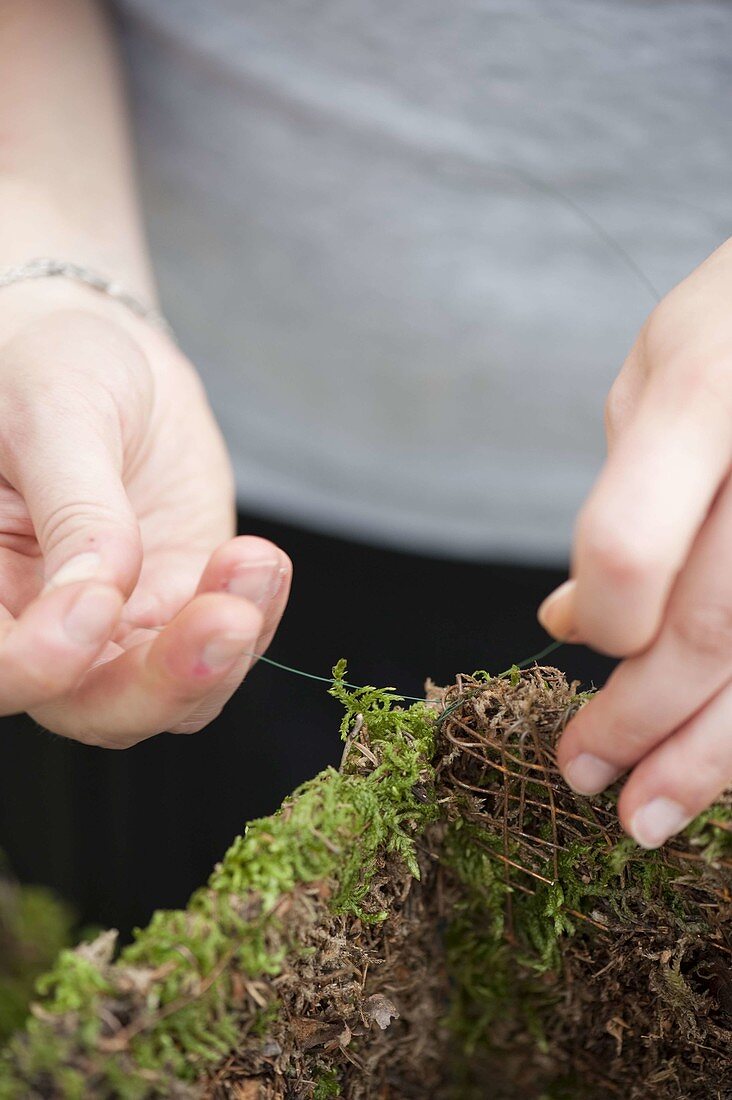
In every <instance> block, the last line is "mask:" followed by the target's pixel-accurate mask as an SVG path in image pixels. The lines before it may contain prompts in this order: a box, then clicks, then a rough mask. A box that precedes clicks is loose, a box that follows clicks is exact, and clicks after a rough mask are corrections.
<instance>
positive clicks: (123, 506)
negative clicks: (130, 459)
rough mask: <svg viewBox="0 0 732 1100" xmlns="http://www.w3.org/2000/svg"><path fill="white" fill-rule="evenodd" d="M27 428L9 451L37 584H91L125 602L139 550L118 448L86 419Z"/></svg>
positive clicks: (59, 419)
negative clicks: (38, 566)
mask: <svg viewBox="0 0 732 1100" xmlns="http://www.w3.org/2000/svg"><path fill="white" fill-rule="evenodd" d="M35 421H36V423H35V424H34V430H33V431H32V432H31V433H25V432H24V433H23V435H24V443H23V447H22V449H20V450H17V449H16V454H15V462H14V466H15V471H14V474H15V476H14V478H13V480H14V483H15V487H16V489H18V491H19V492H20V493H21V495H22V496H23V499H24V501H25V505H26V507H27V509H28V512H29V514H30V518H31V521H32V523H33V528H34V531H35V534H36V539H37V540H38V544H39V546H40V549H41V552H42V554H43V565H44V569H43V576H44V581H45V583H46V584H47V585H51V586H53V587H57V586H60V585H63V584H70V583H72V582H76V581H82V580H90V579H92V578H93V579H95V580H98V581H102V582H104V583H107V584H112V585H114V586H115V587H117V588H119V589H120V590H121V591H122V592H123V593H124V594H125V595H129V594H130V593H131V591H132V589H133V588H134V587H135V584H136V583H137V579H138V576H139V573H140V567H141V564H142V544H141V539H140V530H139V526H138V523H137V519H136V516H135V514H134V512H133V510H132V507H131V505H130V502H129V499H128V497H127V493H126V491H125V487H124V485H123V483H122V461H123V459H122V445H121V442H120V441H119V440H118V439H115V438H114V434H113V432H106V431H105V427H104V425H103V424H101V423H100V424H96V423H94V417H93V414H91V420H90V419H89V418H88V414H87V418H85V417H79V416H74V415H73V414H70V413H69V412H68V411H67V413H66V415H65V416H59V413H58V410H57V411H56V413H55V415H54V414H53V413H51V412H50V411H49V413H48V414H47V415H42V416H40V417H36V418H35ZM108 436H111V438H108ZM34 437H35V438H34Z"/></svg>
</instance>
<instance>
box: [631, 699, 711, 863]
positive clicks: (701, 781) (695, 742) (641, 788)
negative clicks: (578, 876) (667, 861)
mask: <svg viewBox="0 0 732 1100" xmlns="http://www.w3.org/2000/svg"><path fill="white" fill-rule="evenodd" d="M730 730H732V686H727V687H726V688H725V689H724V690H723V691H721V692H720V693H719V695H717V697H716V698H715V699H713V700H712V702H711V703H709V705H708V706H707V707H705V708H704V710H703V711H701V712H700V713H699V714H698V715H697V716H696V717H694V718H693V719H692V720H691V721H690V722H688V723H687V724H686V725H685V726H684V727H683V728H682V729H680V730H679V731H678V732H677V733H675V734H674V735H673V736H672V737H669V738H668V740H666V741H664V742H663V744H661V745H660V746H659V747H658V748H657V749H655V751H654V752H652V753H650V754H649V755H648V756H646V757H645V759H644V760H643V761H642V762H641V763H640V764H639V765H638V766H637V767H636V769H635V770H634V772H633V774H632V775H631V777H630V779H629V780H628V782H627V783H626V785H625V788H624V790H623V792H622V794H621V796H620V801H619V804H618V812H619V814H620V820H621V822H622V824H623V826H624V828H625V829H626V830H627V831H628V832H629V833H630V834H631V836H633V837H634V838H635V839H636V840H637V841H638V843H639V844H641V845H643V847H644V848H657V847H659V845H661V844H663V843H664V842H665V841H666V840H668V838H669V837H670V836H673V835H674V834H675V833H678V832H680V831H681V830H682V829H683V828H685V826H686V825H688V824H689V822H690V821H691V820H692V819H693V818H695V817H696V816H697V814H700V813H701V812H702V811H703V810H705V809H706V808H707V807H708V806H710V805H711V804H712V803H713V802H714V800H715V799H716V798H717V797H718V796H719V795H720V794H721V793H722V791H723V790H724V789H725V788H726V787H728V786H729V784H730V781H732V734H731V733H730Z"/></svg>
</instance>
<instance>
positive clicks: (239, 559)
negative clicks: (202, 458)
mask: <svg viewBox="0 0 732 1100" xmlns="http://www.w3.org/2000/svg"><path fill="white" fill-rule="evenodd" d="M291 579H292V565H291V563H290V560H289V558H288V557H287V555H286V554H284V553H283V552H282V551H281V550H279V549H278V548H277V547H276V546H274V545H273V544H272V543H271V542H268V541H267V540H266V539H261V538H257V537H255V536H252V535H245V536H241V537H239V538H236V539H232V540H231V541H230V542H228V543H226V544H225V545H224V546H222V547H220V549H219V550H217V551H216V553H215V554H214V555H213V556H212V558H211V560H210V562H209V563H208V566H207V568H206V570H205V571H204V574H203V576H202V578H201V582H200V585H199V592H203V591H206V590H211V591H214V592H215V591H221V590H222V589H223V590H224V591H226V592H229V593H231V594H233V595H236V596H238V598H239V599H249V600H250V601H251V602H252V603H254V605H255V606H256V607H258V608H259V609H260V610H261V612H262V615H263V621H262V628H261V630H260V633H259V636H258V637H257V640H256V642H255V644H254V647H253V649H252V651H251V653H252V654H254V655H255V656H254V657H251V659H250V661H249V664H248V666H247V670H248V668H251V666H252V665H253V664H255V663H256V660H257V658H258V656H260V655H262V654H263V653H265V652H266V651H267V649H268V647H269V644H270V642H271V641H272V638H273V636H274V633H275V631H276V630H277V627H278V626H279V623H280V619H281V618H282V614H283V612H284V610H285V607H286V605H287V599H288V596H289V591H290V582H291ZM241 679H242V673H241V670H240V669H239V668H238V667H236V666H235V667H234V669H233V670H232V672H231V673H230V675H229V676H227V677H225V679H224V680H223V681H222V682H221V684H220V685H219V686H217V687H216V688H215V689H214V690H213V691H211V692H210V693H209V694H208V695H207V696H206V697H205V698H204V699H203V700H202V702H201V704H200V705H199V706H198V707H196V708H195V709H194V710H193V711H192V712H191V713H190V714H189V715H188V716H187V717H186V719H185V720H184V721H183V722H181V723H178V724H177V725H176V726H175V727H173V728H172V729H171V732H172V733H196V732H198V730H201V729H203V728H204V726H207V725H208V723H209V722H210V721H212V719H213V718H215V717H216V715H217V714H218V713H219V712H220V711H221V708H222V707H223V705H224V703H225V702H226V700H227V699H228V698H229V696H230V695H231V694H232V692H233V691H234V690H236V688H237V687H238V686H239V684H240V682H241Z"/></svg>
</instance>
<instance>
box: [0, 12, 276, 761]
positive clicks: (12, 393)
mask: <svg viewBox="0 0 732 1100" xmlns="http://www.w3.org/2000/svg"><path fill="white" fill-rule="evenodd" d="M0 53H1V54H2V59H1V64H2V72H3V96H2V99H1V100H0V209H2V211H3V218H2V223H0V225H1V228H0V264H1V265H2V266H6V265H12V264H16V263H22V262H23V261H24V260H26V259H28V258H30V257H33V256H38V255H52V256H64V257H66V256H69V257H73V258H74V259H75V260H76V261H77V262H79V263H82V264H87V265H88V266H90V267H93V268H96V269H99V270H102V271H104V272H106V273H109V274H110V275H111V276H113V277H115V278H117V279H118V280H119V281H120V282H121V283H123V284H124V285H126V286H129V287H130V288H131V289H132V290H133V291H135V292H136V293H137V294H138V295H139V296H141V297H147V298H148V299H149V300H151V301H152V300H154V294H155V292H154V286H153V283H152V279H151V277H150V274H149V268H148V264H147V258H146V255H145V249H144V245H143V240H142V233H141V231H140V227H139V222H138V216H137V209H136V201H135V195H134V189H133V185H132V173H131V170H130V165H129V151H128V144H127V132H126V124H125V117H124V108H123V97H122V94H121V91H120V87H119V80H118V75H117V71H116V65H115V61H114V55H113V50H112V49H111V46H110V38H109V33H108V30H107V28H106V26H105V24H104V22H103V20H102V19H101V18H100V15H99V12H98V11H97V9H96V8H95V6H94V5H93V4H92V3H89V2H86V0H54V2H53V3H49V2H48V0H5V3H3V4H2V6H0ZM202 275H203V273H202ZM0 408H2V432H0V604H1V606H0V713H3V714H11V713H15V712H17V711H23V710H25V711H29V712H30V714H31V715H32V716H33V717H34V718H35V719H37V720H38V721H39V722H40V723H41V724H43V725H44V726H46V727H47V728H48V729H50V730H53V731H55V732H56V733H60V734H63V735H65V736H67V737H73V738H76V739H79V740H82V741H86V742H89V743H92V744H96V745H107V746H110V747H125V746H128V745H131V744H134V743H135V742H137V741H140V740H142V739H143V738H146V737H150V736H152V735H153V734H156V733H159V732H161V731H163V730H171V731H172V732H178V733H192V732H194V731H196V730H199V729H202V728H203V727H204V726H205V725H206V724H207V723H208V722H210V721H211V719H212V718H213V717H215V715H216V714H217V713H218V712H219V711H220V709H221V708H222V706H223V705H224V703H225V702H226V700H227V699H228V697H229V696H230V695H231V693H232V692H233V691H234V690H235V689H236V688H237V687H238V685H239V683H240V682H241V680H242V679H243V677H244V676H245V675H246V672H247V671H248V669H249V668H250V666H251V664H252V662H253V658H252V654H257V653H262V652H263V651H264V649H266V647H267V645H268V644H269V641H270V639H271V637H272V635H273V633H274V631H275V629H276V627H277V624H278V622H279V619H280V616H281V614H282V611H283V609H284V606H285V603H286V601H287V595H288V590H289V584H290V573H291V567H290V563H289V561H288V559H287V557H286V555H285V554H284V553H282V552H281V551H280V550H278V549H277V547H275V546H273V545H272V544H271V543H269V542H266V541H265V540H263V539H258V538H234V537H233V535H234V497H233V482H232V476H231V471H230V468H229V462H228V458H227V455H226V450H225V448H224V445H223V442H222V440H221V437H220V434H219V431H218V428H217V426H216V424H215V422H214V419H213V416H212V415H211V412H210V410H209V407H208V403H207V401H206V397H205V394H204V392H203V388H202V386H201V384H200V382H199V380H198V377H197V375H196V372H195V371H194V369H193V368H192V366H191V365H190V363H188V361H187V360H186V359H185V357H184V356H183V354H182V353H181V352H180V350H179V349H178V348H177V347H176V345H175V343H174V342H173V341H172V340H171V339H170V338H169V337H167V336H164V335H163V334H162V333H160V332H157V331H155V330H154V329H153V328H152V327H151V326H150V325H148V324H146V323H145V322H143V321H140V320H138V319H137V318H135V317H134V315H132V314H131V313H129V312H128V311H126V310H125V309H124V308H123V307H122V306H120V305H118V304H116V303H115V302H113V301H112V300H110V299H107V298H105V297H103V296H102V295H100V294H98V293H96V292H94V291H92V290H90V289H88V288H85V287H82V286H77V285H74V284H70V283H64V284H60V283H58V282H56V281H51V280H45V281H43V282H38V283H26V284H19V285H16V286H13V287H10V288H8V289H6V290H4V291H3V292H2V293H0Z"/></svg>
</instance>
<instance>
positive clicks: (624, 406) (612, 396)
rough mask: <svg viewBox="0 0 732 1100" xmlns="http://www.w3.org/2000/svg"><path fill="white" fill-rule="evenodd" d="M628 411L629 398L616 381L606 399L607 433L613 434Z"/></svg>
mask: <svg viewBox="0 0 732 1100" xmlns="http://www.w3.org/2000/svg"><path fill="white" fill-rule="evenodd" d="M627 411H628V400H627V398H626V396H625V393H624V391H623V389H622V388H621V387H620V385H619V384H618V383H617V382H616V383H614V385H613V386H612V387H611V389H610V392H609V393H608V395H607V398H606V400H605V433H606V435H608V436H612V435H613V434H614V433H615V432H616V431H617V429H618V427H619V425H620V424H621V422H622V420H623V419H624V417H625V414H626V413H627Z"/></svg>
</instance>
